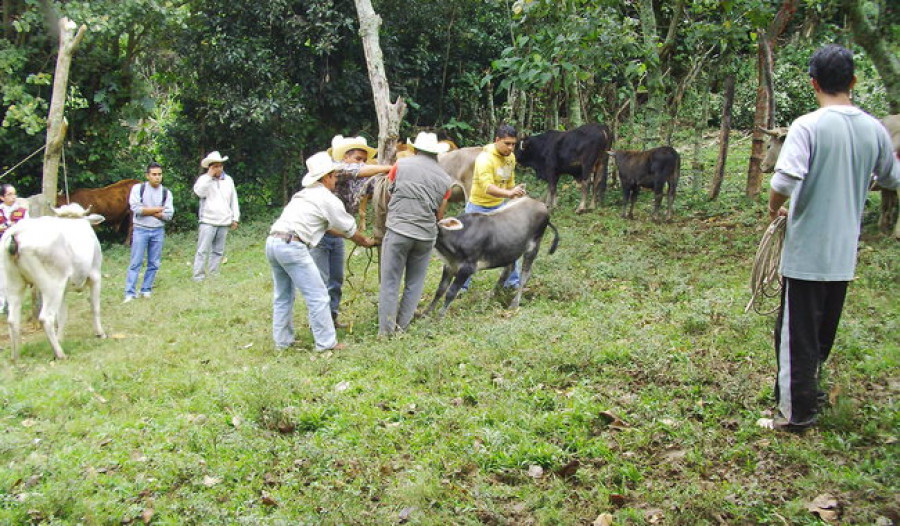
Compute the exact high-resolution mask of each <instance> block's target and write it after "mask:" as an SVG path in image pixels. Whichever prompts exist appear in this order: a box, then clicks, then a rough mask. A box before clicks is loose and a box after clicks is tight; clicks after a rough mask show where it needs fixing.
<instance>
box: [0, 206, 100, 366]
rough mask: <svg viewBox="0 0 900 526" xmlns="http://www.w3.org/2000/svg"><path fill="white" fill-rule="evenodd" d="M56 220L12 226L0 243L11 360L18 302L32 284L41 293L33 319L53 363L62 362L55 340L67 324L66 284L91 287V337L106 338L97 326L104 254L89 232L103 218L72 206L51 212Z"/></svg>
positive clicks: (16, 348) (17, 328)
mask: <svg viewBox="0 0 900 526" xmlns="http://www.w3.org/2000/svg"><path fill="white" fill-rule="evenodd" d="M54 212H56V214H57V217H53V216H43V217H38V218H34V219H27V220H25V221H20V222H19V223H16V224H15V225H14V226H13V227H12V228H10V229H9V230H7V231H6V234H4V235H3V237H2V238H0V259H2V262H0V267H2V268H3V269H4V271H5V272H6V280H7V293H8V297H7V301H8V302H9V318H8V321H9V339H10V342H11V346H12V359H13V361H15V360H17V359H18V357H19V347H20V345H21V329H22V312H21V311H22V299H23V298H24V297H25V289H26V287H27V286H28V285H33V286H34V287H35V288H36V289H37V290H38V291H39V292H40V294H41V299H42V305H41V312H40V315H39V316H38V320H40V322H41V325H43V326H44V332H46V333H47V339H48V340H50V345H51V346H52V347H53V352H54V354H55V355H56V357H57V358H59V359H63V358H65V357H66V355H65V353H63V350H62V347H60V345H59V340H60V339H62V335H63V330H64V329H65V325H66V303H65V295H66V288H67V286H68V285H71V286H72V287H74V288H76V289H81V288H83V287H84V286H85V285H89V286H90V301H91V310H92V311H93V315H94V332H95V334H97V336H99V337H101V338H105V337H106V333H104V332H103V327H102V326H101V325H100V279H101V274H100V265H101V262H102V261H103V254H102V253H101V252H100V242H99V241H98V240H97V235H96V234H95V233H94V230H93V229H92V228H91V225H92V224H98V223H100V222H102V221H103V216H100V215H97V214H91V215H87V212H86V211H85V210H84V209H83V208H82V207H81V205H79V204H77V203H73V204H71V205H65V206H63V207H61V208H55V209H54Z"/></svg>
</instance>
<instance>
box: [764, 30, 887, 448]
mask: <svg viewBox="0 0 900 526" xmlns="http://www.w3.org/2000/svg"><path fill="white" fill-rule="evenodd" d="M809 75H810V77H812V81H811V82H812V88H813V90H814V91H815V95H816V101H817V102H818V104H819V109H818V110H816V111H814V112H812V113H808V114H806V115H803V116H802V117H800V118H798V119H797V120H796V121H794V122H793V124H791V128H790V131H789V132H788V135H787V137H786V139H785V143H784V146H783V147H782V149H781V154H780V155H779V157H778V162H777V163H776V165H775V175H774V176H773V177H772V181H771V191H770V194H769V216H770V218H771V219H773V220H774V219H775V218H776V217H777V216H779V215H783V216H787V229H786V233H785V239H784V248H783V250H782V255H781V269H780V270H781V274H782V276H783V285H784V287H783V290H782V296H781V308H780V309H779V314H778V319H777V321H776V325H775V351H776V356H777V359H778V375H777V379H776V384H775V399H776V402H777V404H778V412H779V414H778V415H776V417H775V418H772V419H769V418H764V419H760V421H759V422H758V423H759V425H761V426H763V427H766V428H769V429H780V430H787V431H802V430H804V429H806V428H808V427H809V426H811V425H813V424H814V423H815V421H816V417H817V413H818V403H819V400H820V399H821V398H823V393H822V391H821V390H820V387H819V372H820V368H821V366H822V365H823V364H824V363H825V360H826V359H827V358H828V355H829V353H830V352H831V347H832V345H833V344H834V338H835V335H836V333H837V327H838V321H839V320H840V317H841V312H842V310H843V306H844V299H845V297H846V293H847V284H848V282H849V281H850V280H852V279H853V273H854V270H855V268H856V249H857V244H858V239H859V232H860V223H861V221H862V213H863V206H864V205H865V200H866V194H867V192H868V187H869V183H870V182H871V181H870V179H871V175H872V173H874V174H875V175H876V176H877V177H878V183H879V185H880V186H882V187H885V188H896V187H897V186H900V163H898V160H897V159H896V158H895V154H894V152H893V151H892V147H891V141H890V137H889V136H888V133H887V130H885V129H884V127H883V126H882V125H881V123H880V122H879V121H878V120H876V119H875V118H874V117H872V116H870V115H868V114H866V113H865V112H863V111H861V110H860V109H858V108H856V107H855V106H853V103H852V101H851V100H850V89H851V88H852V87H853V84H854V83H855V82H856V77H855V76H854V74H853V55H852V54H851V53H850V51H848V50H847V49H844V48H843V47H841V46H838V45H834V44H830V45H827V46H824V47H822V48H820V49H819V50H817V51H816V52H815V53H814V54H813V56H812V58H811V59H810V61H809ZM788 199H790V200H791V209H790V212H788V211H787V210H785V209H784V208H781V205H782V204H784V203H785V201H787V200H788Z"/></svg>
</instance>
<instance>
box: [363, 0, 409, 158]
mask: <svg viewBox="0 0 900 526" xmlns="http://www.w3.org/2000/svg"><path fill="white" fill-rule="evenodd" d="M355 1H356V12H357V16H359V36H360V38H361V39H362V43H363V50H364V51H365V54H366V67H367V68H368V70H369V82H370V83H371V84H372V97H373V98H374V99H375V113H376V115H377V116H378V159H380V160H381V162H382V163H391V162H393V161H394V158H395V157H396V154H397V140H398V139H399V138H400V122H401V121H402V120H403V115H404V114H405V113H406V102H404V101H403V98H402V97H397V102H394V103H393V104H392V103H391V91H390V86H389V85H388V81H387V75H386V74H385V72H384V56H383V55H382V53H381V45H380V44H379V42H378V28H379V27H380V26H381V17H380V16H378V14H376V13H375V10H374V9H373V8H372V2H371V0H355Z"/></svg>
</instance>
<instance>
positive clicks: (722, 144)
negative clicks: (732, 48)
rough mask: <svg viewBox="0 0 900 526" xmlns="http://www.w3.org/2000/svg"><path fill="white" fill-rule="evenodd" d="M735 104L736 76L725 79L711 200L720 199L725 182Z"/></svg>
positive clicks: (710, 191)
mask: <svg viewBox="0 0 900 526" xmlns="http://www.w3.org/2000/svg"><path fill="white" fill-rule="evenodd" d="M733 104H734V75H733V74H732V75H728V76H727V77H726V78H725V101H724V103H723V104H722V126H721V129H720V130H719V159H718V160H717V161H716V171H715V173H713V180H712V183H711V184H710V187H709V199H710V200H711V201H712V200H715V199H716V198H718V197H719V191H720V190H721V189H722V181H724V180H725V161H727V160H728V139H729V137H730V136H731V107H732V105H733Z"/></svg>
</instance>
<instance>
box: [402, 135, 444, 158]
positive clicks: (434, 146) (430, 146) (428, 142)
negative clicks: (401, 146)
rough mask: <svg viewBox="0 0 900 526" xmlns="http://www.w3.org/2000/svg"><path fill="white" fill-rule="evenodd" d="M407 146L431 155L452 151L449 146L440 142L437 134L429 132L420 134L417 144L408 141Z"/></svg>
mask: <svg viewBox="0 0 900 526" xmlns="http://www.w3.org/2000/svg"><path fill="white" fill-rule="evenodd" d="M406 144H409V145H410V146H412V147H413V148H415V149H416V150H422V151H423V152H429V153H444V152H446V151H449V150H450V145H449V144H447V143H445V142H438V138H437V134H434V133H428V132H419V134H418V135H416V140H415V142H413V141H410V140H409V139H406Z"/></svg>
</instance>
